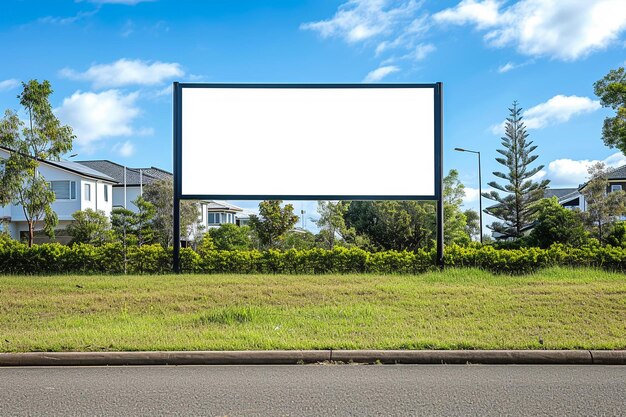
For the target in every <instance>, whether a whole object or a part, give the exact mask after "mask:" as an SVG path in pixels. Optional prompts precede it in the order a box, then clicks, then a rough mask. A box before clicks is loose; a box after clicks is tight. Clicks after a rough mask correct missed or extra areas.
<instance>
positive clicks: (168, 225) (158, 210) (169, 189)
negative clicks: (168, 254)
mask: <svg viewBox="0 0 626 417" xmlns="http://www.w3.org/2000/svg"><path fill="white" fill-rule="evenodd" d="M143 198H144V199H145V200H146V201H148V202H150V203H152V205H154V208H155V214H154V220H153V222H152V226H153V227H154V230H155V238H156V240H157V241H158V242H159V243H161V245H163V246H164V247H167V246H171V245H172V243H173V240H174V235H173V229H174V185H173V182H172V180H160V181H155V182H152V183H150V184H147V185H144V187H143ZM199 216H200V208H199V205H198V203H197V202H195V201H190V200H183V201H181V202H180V234H181V237H184V238H187V239H189V236H190V234H191V231H192V227H193V226H194V225H195V224H196V223H198V217H199Z"/></svg>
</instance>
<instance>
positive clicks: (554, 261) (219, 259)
mask: <svg viewBox="0 0 626 417" xmlns="http://www.w3.org/2000/svg"><path fill="white" fill-rule="evenodd" d="M180 255H181V270H182V271H183V272H185V273H209V274H211V273H238V274H253V273H267V274H350V273H376V274H419V273H422V272H426V271H429V270H434V269H436V265H435V256H436V254H435V252H434V251H432V250H431V251H425V250H418V251H415V252H409V251H384V252H367V251H365V250H363V249H359V248H356V247H353V248H346V247H335V248H334V249H332V250H326V249H321V248H314V249H303V250H298V249H289V250H286V251H279V250H275V249H271V250H268V251H263V252H261V251H258V250H247V251H220V250H207V251H201V253H197V252H195V251H193V250H192V249H191V248H182V249H181V252H180ZM445 263H446V265H447V266H450V267H457V268H480V269H484V270H488V271H491V272H494V273H501V274H528V273H532V272H535V271H537V270H539V269H541V268H546V267H550V266H557V265H558V266H568V267H598V268H604V269H607V270H612V271H622V272H626V248H623V247H621V246H605V247H602V246H600V245H599V244H598V241H597V240H595V239H590V240H589V242H588V243H586V244H585V245H582V246H580V247H576V248H574V247H571V246H567V245H563V244H553V245H552V246H550V247H549V248H547V249H540V248H534V247H532V248H519V249H500V248H496V247H493V246H480V245H476V244H471V245H468V246H457V245H449V246H447V247H446V250H445ZM125 265H126V268H124V266H125ZM125 269H126V272H127V273H129V274H166V273H170V272H171V270H172V249H171V248H168V249H164V248H163V247H162V246H160V245H158V244H154V245H143V246H141V247H137V246H131V247H129V248H128V250H127V255H126V262H124V248H123V246H122V244H121V243H119V242H116V243H107V244H104V245H102V246H93V245H89V244H75V245H72V246H64V245H60V244H58V243H46V244H42V245H34V246H33V247H32V248H29V247H28V246H27V245H25V244H23V243H20V242H17V241H13V240H10V239H0V273H2V274H20V275H34V274H121V273H124V271H125Z"/></svg>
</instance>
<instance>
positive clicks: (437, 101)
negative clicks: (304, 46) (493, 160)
mask: <svg viewBox="0 0 626 417" xmlns="http://www.w3.org/2000/svg"><path fill="white" fill-rule="evenodd" d="M184 88H292V89H293V88H302V89H313V88H314V89H329V88H432V89H433V91H434V110H435V111H434V117H435V120H434V123H435V124H434V128H435V129H434V130H435V131H434V136H435V137H434V144H435V152H434V153H435V155H434V157H435V161H434V168H435V192H434V195H426V196H393V195H392V196H371V195H370V196H367V195H365V196H337V195H234V194H233V195H225V194H219V195H210V194H201V195H199V194H183V193H182V91H183V89H184ZM172 94H173V122H174V123H173V146H174V149H173V150H174V161H173V162H174V165H173V166H174V181H173V182H174V184H173V186H174V201H173V203H174V213H173V214H174V221H173V245H174V248H173V269H174V272H175V273H180V272H181V268H180V202H181V200H287V199H288V200H331V201H335V200H348V201H354V200H369V201H372V200H406V201H435V202H436V217H437V226H436V231H437V233H436V234H437V241H436V251H437V255H436V257H437V259H436V262H437V265H438V266H439V267H440V268H443V267H444V258H443V236H444V229H443V221H444V220H443V219H444V217H443V215H444V213H443V210H444V209H443V83H441V82H436V83H385V84H380V83H373V84H358V83H351V84H340V83H337V84H317V83H313V84H311V83H305V84H303V83H285V84H275V83H250V84H247V83H180V82H174V83H173V88H172Z"/></svg>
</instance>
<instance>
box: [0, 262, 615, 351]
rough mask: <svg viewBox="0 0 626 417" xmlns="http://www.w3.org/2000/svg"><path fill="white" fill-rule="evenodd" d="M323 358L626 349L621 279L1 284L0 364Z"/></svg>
mask: <svg viewBox="0 0 626 417" xmlns="http://www.w3.org/2000/svg"><path fill="white" fill-rule="evenodd" d="M540 339H542V340H543V344H540V342H539V340H540ZM328 348H332V349H370V348H371V349H509V348H511V349H528V348H530V349H542V348H547V349H624V348H626V276H625V275H622V274H615V273H608V272H603V271H599V270H593V269H562V268H553V269H547V270H544V271H542V272H540V273H537V274H534V275H528V276H520V277H511V276H502V275H499V276H498V275H493V274H490V273H487V272H483V271H478V270H470V269H457V270H454V269H453V270H447V271H446V272H444V273H440V272H433V273H427V274H423V275H417V276H406V275H404V276H379V275H321V276H314V275H182V276H173V275H169V276H126V277H125V276H53V277H15V276H4V277H1V276H0V351H4V352H22V351H78V350H83V351H102V350H245V349H328Z"/></svg>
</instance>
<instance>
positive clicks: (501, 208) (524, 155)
mask: <svg viewBox="0 0 626 417" xmlns="http://www.w3.org/2000/svg"><path fill="white" fill-rule="evenodd" d="M509 112H510V115H509V117H508V118H507V119H506V124H505V136H504V137H502V146H504V149H497V152H498V153H499V154H501V155H502V156H503V158H502V157H500V158H496V161H497V162H498V163H500V164H501V165H504V166H505V167H507V168H508V171H509V172H508V173H506V174H505V173H503V172H498V171H496V172H494V173H493V175H495V176H496V177H498V178H501V179H503V180H506V181H507V182H508V183H507V184H505V185H501V184H498V183H497V182H495V181H491V182H490V183H489V186H490V187H492V188H495V189H496V190H498V191H500V192H502V193H505V195H502V196H501V195H500V193H499V192H498V191H491V192H486V193H483V196H484V197H485V198H488V199H490V200H494V201H496V202H497V203H498V204H496V205H495V206H492V207H489V208H487V209H485V213H487V214H490V215H492V216H494V217H496V218H497V219H500V220H501V222H494V223H492V224H491V225H490V226H488V227H489V228H490V229H491V230H493V231H494V232H497V233H501V234H502V235H504V236H507V237H514V238H518V237H520V236H522V232H523V229H524V227H525V226H528V225H530V224H531V223H532V222H533V221H534V220H535V217H536V214H537V209H538V208H537V204H536V203H537V202H538V201H539V200H541V199H542V198H543V195H544V191H545V189H546V188H547V186H548V184H549V183H550V181H549V180H542V181H539V182H536V181H533V180H532V177H533V176H534V175H535V174H536V173H538V172H539V171H541V170H542V169H543V165H539V166H537V167H535V168H530V165H531V164H532V163H533V162H534V161H535V160H536V159H537V158H538V157H539V155H532V153H533V152H534V151H535V149H537V145H533V142H532V141H527V140H526V139H527V138H528V133H526V126H524V122H523V121H522V116H521V112H522V109H521V107H518V106H517V101H514V102H513V108H510V109H509Z"/></svg>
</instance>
